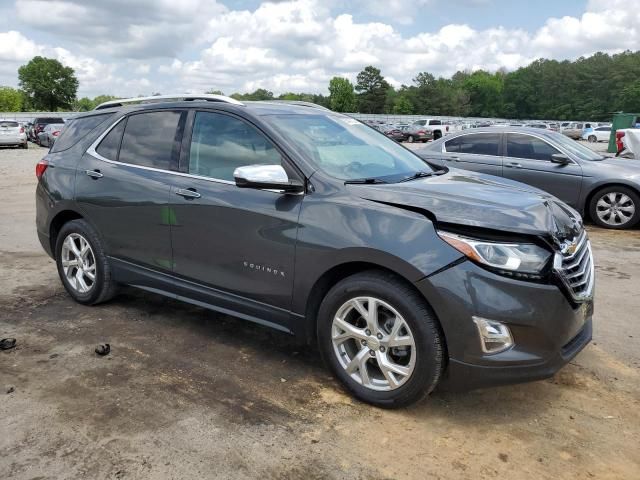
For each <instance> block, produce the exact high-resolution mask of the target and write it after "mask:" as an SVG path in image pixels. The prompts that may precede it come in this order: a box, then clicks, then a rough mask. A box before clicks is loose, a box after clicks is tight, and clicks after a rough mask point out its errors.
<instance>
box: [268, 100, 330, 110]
mask: <svg viewBox="0 0 640 480" xmlns="http://www.w3.org/2000/svg"><path fill="white" fill-rule="evenodd" d="M259 101H260V103H282V104H286V105H298V106H300V107H311V108H319V109H321V110H328V111H331V110H329V109H328V108H327V107H323V106H322V105H318V104H317V103H313V102H304V101H302V100H275V99H274V100H259Z"/></svg>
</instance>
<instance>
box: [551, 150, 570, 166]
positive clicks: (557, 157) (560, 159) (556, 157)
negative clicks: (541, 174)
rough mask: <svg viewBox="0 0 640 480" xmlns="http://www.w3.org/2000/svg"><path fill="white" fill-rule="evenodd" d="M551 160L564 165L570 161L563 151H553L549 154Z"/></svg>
mask: <svg viewBox="0 0 640 480" xmlns="http://www.w3.org/2000/svg"><path fill="white" fill-rule="evenodd" d="M551 161H552V162H553V163H557V164H559V165H566V164H568V163H571V160H569V157H567V156H566V155H565V154H564V153H554V154H553V155H551Z"/></svg>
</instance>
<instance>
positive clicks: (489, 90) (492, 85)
mask: <svg viewBox="0 0 640 480" xmlns="http://www.w3.org/2000/svg"><path fill="white" fill-rule="evenodd" d="M503 81H504V80H503V75H502V74H500V73H495V74H491V73H489V72H485V71H484V70H478V71H476V72H473V73H472V74H471V75H469V76H468V77H467V79H466V80H465V81H464V83H463V87H464V89H465V91H466V92H467V94H468V95H469V100H470V102H471V106H470V112H469V113H470V114H471V116H473V117H499V116H500V114H501V113H502V87H503Z"/></svg>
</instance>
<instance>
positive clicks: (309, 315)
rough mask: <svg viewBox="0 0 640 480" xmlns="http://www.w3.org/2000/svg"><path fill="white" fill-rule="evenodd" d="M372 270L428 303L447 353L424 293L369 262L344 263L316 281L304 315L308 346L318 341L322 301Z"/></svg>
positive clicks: (383, 267)
mask: <svg viewBox="0 0 640 480" xmlns="http://www.w3.org/2000/svg"><path fill="white" fill-rule="evenodd" d="M371 270H375V271H378V272H384V273H388V274H390V275H392V276H393V277H395V279H396V280H397V281H398V282H401V283H403V284H404V285H405V286H407V287H408V288H410V289H412V290H413V291H414V292H415V293H416V294H418V295H419V296H420V298H422V299H423V300H424V301H425V302H426V303H427V305H429V308H430V309H431V311H432V312H433V316H434V318H435V320H436V325H437V327H438V330H439V332H440V335H441V337H442V339H443V342H444V345H443V349H444V351H445V353H446V351H447V346H446V345H447V340H446V337H445V335H444V330H443V329H442V325H441V324H440V319H439V318H438V316H437V314H436V312H435V309H434V308H433V307H432V306H431V304H430V303H429V300H428V299H427V298H425V296H424V295H423V294H422V292H420V290H419V289H418V288H417V287H416V285H415V283H414V282H412V281H411V280H409V279H408V278H407V277H406V276H404V275H402V274H401V273H399V272H397V271H395V270H393V269H391V268H389V267H386V266H383V265H380V264H377V263H372V262H367V261H350V262H344V263H340V264H337V265H334V266H332V267H331V268H329V269H328V270H326V271H325V272H324V273H323V274H322V275H320V277H319V278H318V279H317V280H316V281H315V283H314V284H313V287H312V288H311V290H310V292H309V296H308V297H307V302H306V308H305V315H304V322H305V328H304V336H305V338H304V341H305V342H306V343H308V344H312V343H314V342H315V341H316V337H317V335H316V326H317V321H318V318H317V316H318V310H319V308H320V304H321V303H322V300H323V299H324V297H325V296H326V295H327V293H328V292H329V290H330V289H331V288H332V287H333V286H334V285H335V284H336V283H338V282H340V281H341V280H343V279H345V278H347V277H350V276H352V275H355V274H357V273H360V272H365V271H371ZM445 358H446V356H445Z"/></svg>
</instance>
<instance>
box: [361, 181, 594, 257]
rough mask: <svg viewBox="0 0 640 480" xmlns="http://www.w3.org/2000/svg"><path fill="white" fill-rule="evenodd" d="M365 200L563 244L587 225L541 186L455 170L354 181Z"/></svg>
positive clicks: (458, 222) (463, 223)
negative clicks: (400, 179)
mask: <svg viewBox="0 0 640 480" xmlns="http://www.w3.org/2000/svg"><path fill="white" fill-rule="evenodd" d="M349 189H350V191H352V192H353V193H354V194H356V195H358V196H359V197H361V198H364V199H367V200H371V201H375V202H380V203H385V204H388V205H394V206H397V207H400V208H406V209H408V210H416V209H418V210H421V211H426V212H428V213H429V214H431V215H432V216H433V217H435V219H436V221H438V222H443V223H452V224H458V225H466V226H471V227H482V228H487V229H492V230H499V231H502V232H513V233H521V234H527V235H537V236H544V237H551V238H552V239H553V240H555V241H556V242H557V243H558V244H559V243H561V242H563V241H564V240H566V239H572V238H575V237H576V236H577V235H578V234H579V233H580V232H581V231H582V229H583V225H582V219H581V218H580V215H579V214H578V212H576V211H575V210H573V209H572V208H571V207H569V206H568V205H566V204H565V203H563V202H561V201H560V200H558V199H557V198H555V197H554V196H552V195H549V194H548V193H546V192H543V191H542V190H538V189H537V188H535V187H530V186H528V185H525V184H522V183H519V182H514V181H511V180H507V179H503V178H500V177H494V176H491V175H484V174H480V173H475V172H469V171H462V170H457V169H450V170H449V171H448V172H447V173H445V174H443V175H439V176H434V177H426V178H422V179H417V180H412V181H409V182H403V183H393V184H380V185H378V184H375V185H349Z"/></svg>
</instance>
